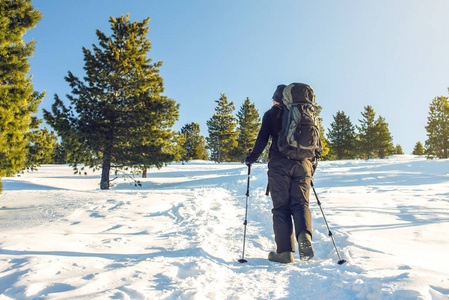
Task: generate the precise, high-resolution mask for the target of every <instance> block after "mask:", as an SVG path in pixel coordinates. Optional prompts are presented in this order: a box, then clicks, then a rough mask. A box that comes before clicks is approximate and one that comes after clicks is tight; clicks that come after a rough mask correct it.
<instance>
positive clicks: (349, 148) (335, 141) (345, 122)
mask: <svg viewBox="0 0 449 300" xmlns="http://www.w3.org/2000/svg"><path fill="white" fill-rule="evenodd" d="M333 117H334V122H332V123H331V129H330V130H329V134H328V138H329V143H330V145H331V147H330V148H331V153H332V156H336V158H337V159H345V158H352V157H354V154H355V151H354V150H355V131H354V125H352V123H351V120H350V119H349V117H347V116H346V115H345V112H344V111H338V112H337V114H336V115H335V116H333Z"/></svg>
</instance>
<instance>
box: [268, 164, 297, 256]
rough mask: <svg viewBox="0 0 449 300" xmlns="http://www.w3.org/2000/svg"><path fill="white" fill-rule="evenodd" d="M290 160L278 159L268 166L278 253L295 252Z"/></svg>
mask: <svg viewBox="0 0 449 300" xmlns="http://www.w3.org/2000/svg"><path fill="white" fill-rule="evenodd" d="M289 165H290V160H288V159H278V160H274V161H270V162H269V164H268V183H269V187H270V193H271V199H272V201H273V209H272V210H271V211H272V213H273V230H274V237H275V242H276V252H278V253H280V252H291V251H293V247H292V241H291V234H292V232H293V224H292V217H291V211H290V203H289V198H290V183H291V179H290V176H289V172H288V171H289V168H288V166H289Z"/></svg>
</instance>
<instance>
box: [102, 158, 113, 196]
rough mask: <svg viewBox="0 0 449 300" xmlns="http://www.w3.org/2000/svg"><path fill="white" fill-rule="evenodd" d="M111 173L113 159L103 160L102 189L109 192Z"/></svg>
mask: <svg viewBox="0 0 449 300" xmlns="http://www.w3.org/2000/svg"><path fill="white" fill-rule="evenodd" d="M110 171H111V159H110V158H105V159H104V160H103V168H102V171H101V182H100V189H102V190H109V172H110Z"/></svg>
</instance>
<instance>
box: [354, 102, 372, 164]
mask: <svg viewBox="0 0 449 300" xmlns="http://www.w3.org/2000/svg"><path fill="white" fill-rule="evenodd" d="M364 109H365V111H363V112H362V117H363V118H362V119H361V120H359V122H360V126H356V127H357V129H358V131H359V132H358V144H359V149H360V151H361V152H362V154H363V155H365V157H366V158H368V159H370V158H371V157H373V152H374V150H375V138H376V126H375V118H376V113H375V112H374V109H373V108H372V107H371V106H370V105H368V106H365V107H364Z"/></svg>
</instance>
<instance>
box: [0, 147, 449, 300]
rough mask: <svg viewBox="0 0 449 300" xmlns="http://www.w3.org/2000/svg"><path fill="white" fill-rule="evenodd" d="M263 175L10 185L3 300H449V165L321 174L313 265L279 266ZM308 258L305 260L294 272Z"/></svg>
mask: <svg viewBox="0 0 449 300" xmlns="http://www.w3.org/2000/svg"><path fill="white" fill-rule="evenodd" d="M266 171H267V166H266V165H262V164H260V165H254V166H253V168H252V174H251V182H250V197H249V212H248V227H247V230H248V232H247V240H246V242H247V243H246V251H245V258H246V259H247V260H248V262H247V263H246V264H241V263H239V262H238V259H239V258H241V255H242V243H243V220H244V214H245V200H246V196H245V193H246V179H247V168H246V166H244V165H241V164H214V163H211V162H204V161H193V162H190V163H188V164H185V165H181V164H173V165H170V166H167V167H164V168H162V169H161V170H151V172H150V173H149V178H147V179H143V180H142V187H141V188H136V187H135V186H134V185H133V184H132V182H130V181H129V180H128V181H123V179H117V180H115V181H114V183H115V186H114V187H113V189H111V190H108V191H100V190H99V188H98V185H99V181H100V179H99V176H100V174H99V173H92V172H91V173H89V174H88V175H87V176H79V175H73V172H72V170H71V168H70V167H68V166H57V165H45V166H42V167H40V168H39V171H38V172H33V173H26V174H23V175H22V176H21V177H13V178H3V187H4V192H3V193H2V194H1V195H0V300H2V299H449V271H448V270H449V259H448V258H447V256H448V252H449V239H448V231H449V212H448V209H447V207H448V204H449V161H448V160H436V161H430V160H426V159H424V158H420V157H414V156H407V155H402V156H395V157H392V158H390V159H385V160H369V161H364V160H350V161H349V160H348V161H334V162H321V163H320V165H319V169H318V171H317V173H316V175H315V177H314V182H315V186H316V188H317V193H318V195H319V197H320V201H321V203H322V207H323V210H324V213H325V214H326V218H327V220H328V222H329V225H330V227H331V230H332V233H333V236H334V238H335V241H336V243H337V247H338V249H339V251H340V254H341V256H342V257H343V258H344V259H346V260H347V263H345V264H343V265H338V264H337V261H338V257H337V254H336V251H335V249H334V246H333V244H332V240H331V239H330V238H329V237H328V235H327V228H326V225H325V223H324V220H323V218H322V215H321V212H320V210H319V207H318V205H317V204H316V201H315V198H314V197H313V194H311V199H313V201H312V200H311V209H312V216H313V222H314V223H313V227H314V232H313V233H314V248H315V258H314V259H313V260H312V261H311V262H307V263H305V262H301V261H300V260H299V259H297V260H296V261H295V263H293V264H288V265H284V264H278V263H273V262H270V261H268V260H267V259H266V257H267V255H268V252H269V251H271V250H274V242H273V233H272V223H271V211H270V209H271V200H270V198H269V197H267V196H265V187H266V182H267V177H266ZM297 256H298V255H297V254H296V256H295V258H296V257H297Z"/></svg>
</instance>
